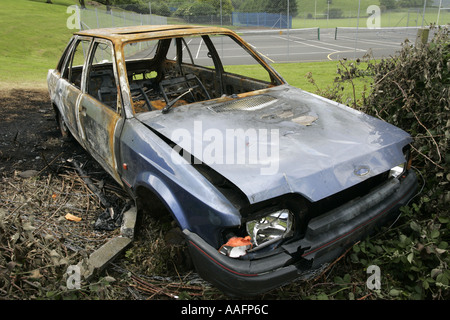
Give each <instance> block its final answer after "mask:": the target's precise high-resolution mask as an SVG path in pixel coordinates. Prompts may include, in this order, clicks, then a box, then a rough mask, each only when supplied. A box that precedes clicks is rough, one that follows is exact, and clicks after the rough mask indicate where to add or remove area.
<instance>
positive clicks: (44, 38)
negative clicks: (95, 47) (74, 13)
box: [0, 0, 78, 87]
mask: <svg viewBox="0 0 450 320" xmlns="http://www.w3.org/2000/svg"><path fill="white" fill-rule="evenodd" d="M1 2H2V5H1V8H2V9H1V11H0V49H1V54H0V86H2V87H4V86H7V87H13V86H27V85H30V84H32V85H33V86H45V84H46V76H47V70H48V69H50V68H54V67H55V66H56V63H57V62H58V59H59V56H60V55H61V53H62V51H63V50H64V48H65V46H66V45H67V42H68V40H69V38H70V36H71V34H72V33H73V30H69V29H68V28H67V26H66V21H67V18H68V17H69V16H70V14H69V13H67V12H66V10H67V7H68V6H70V5H73V4H76V3H78V1H75V0H53V4H47V3H45V0H39V1H37V0H36V1H30V0H1Z"/></svg>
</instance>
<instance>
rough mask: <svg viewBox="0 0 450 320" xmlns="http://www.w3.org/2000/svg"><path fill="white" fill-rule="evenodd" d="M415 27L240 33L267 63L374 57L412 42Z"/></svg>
mask: <svg viewBox="0 0 450 320" xmlns="http://www.w3.org/2000/svg"><path fill="white" fill-rule="evenodd" d="M418 29H419V28H416V27H414V28H389V29H386V28H383V29H367V28H333V29H319V28H311V29H291V30H282V31H260V32H256V31H245V32H241V33H240V34H241V36H242V37H243V38H244V39H245V40H246V41H247V42H248V43H250V44H251V45H252V46H253V47H254V48H255V49H256V50H257V51H258V52H259V53H261V54H262V55H263V56H264V57H265V58H266V59H268V60H269V61H270V62H271V63H283V62H313V61H327V60H339V59H342V58H348V59H355V58H362V57H363V56H364V55H365V54H367V53H371V54H372V56H373V57H374V58H377V59H378V58H382V57H389V56H392V55H394V54H395V53H396V52H397V51H398V50H399V49H400V48H401V44H402V42H404V41H405V39H409V40H410V41H411V42H412V43H414V42H415V40H416V37H417V33H418ZM431 33H432V32H430V38H431V36H432V35H431ZM237 60H238V59H237ZM237 62H238V61H237Z"/></svg>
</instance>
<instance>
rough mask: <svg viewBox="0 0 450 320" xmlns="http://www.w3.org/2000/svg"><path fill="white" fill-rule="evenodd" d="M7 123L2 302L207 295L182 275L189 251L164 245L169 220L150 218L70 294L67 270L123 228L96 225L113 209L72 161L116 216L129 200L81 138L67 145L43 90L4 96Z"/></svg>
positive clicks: (2, 151) (0, 147)
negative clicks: (103, 266)
mask: <svg viewBox="0 0 450 320" xmlns="http://www.w3.org/2000/svg"><path fill="white" fill-rule="evenodd" d="M0 117H1V119H2V120H1V126H0V299H35V298H39V299H42V298H44V299H46V298H48V299H60V298H72V299H98V298H102V299H144V298H149V297H151V298H153V299H159V298H164V299H167V298H176V297H178V296H179V294H180V293H179V292H180V291H183V295H185V297H197V296H202V295H203V291H204V290H205V288H207V287H208V286H207V285H206V286H205V283H204V282H202V281H201V280H200V279H199V278H198V276H196V275H195V273H193V270H192V269H189V268H187V269H182V267H181V266H182V265H183V264H184V262H185V261H186V259H187V257H186V255H185V251H184V248H183V247H182V246H176V245H175V246H174V245H168V244H167V242H166V241H165V239H164V236H165V235H166V234H167V231H169V230H172V229H173V225H172V224H171V222H170V221H158V222H156V221H153V220H151V219H150V220H148V221H147V220H145V221H143V222H144V223H145V225H144V227H143V228H141V231H140V232H139V234H138V237H136V239H135V241H134V242H133V244H132V245H131V246H130V247H129V249H128V250H127V252H126V253H125V254H124V255H123V256H121V257H119V258H118V259H117V260H116V261H115V262H114V263H113V264H112V265H110V266H109V267H108V268H107V269H106V270H105V271H104V272H103V273H102V274H100V275H98V277H97V278H96V279H95V280H94V282H93V283H88V284H85V286H84V287H82V288H81V289H76V290H71V288H70V287H68V286H67V279H68V276H69V275H68V273H67V270H68V267H69V266H72V265H76V264H77V263H78V262H79V261H80V260H81V259H83V258H85V257H87V256H88V255H89V254H90V253H92V252H93V251H94V250H96V249H97V248H99V247H100V246H101V245H103V244H104V243H106V242H107V241H108V240H109V239H111V238H112V237H115V236H117V234H118V233H119V228H117V229H116V230H98V229H97V228H96V227H95V222H96V220H97V219H98V217H99V216H100V215H102V214H103V213H104V212H105V209H106V208H104V206H103V205H102V203H101V201H100V200H99V198H98V197H97V196H96V195H95V194H94V193H93V192H92V191H91V190H90V189H89V188H88V186H87V184H86V182H85V181H84V179H83V177H82V176H81V175H80V173H79V172H77V170H76V169H75V167H74V166H73V161H76V162H77V163H78V164H80V165H82V168H83V170H84V172H85V173H86V175H87V176H88V177H89V178H90V179H91V181H92V182H93V183H94V184H95V185H96V186H97V188H98V189H99V190H100V191H101V192H102V194H103V195H104V196H105V197H106V198H107V199H108V202H109V203H111V204H113V205H114V207H115V208H116V210H120V208H125V207H126V206H127V205H129V204H130V202H131V198H130V197H129V196H128V195H127V194H126V193H125V192H124V190H123V189H122V188H121V187H120V186H119V185H117V184H116V183H115V181H114V180H113V179H112V178H111V177H110V176H109V175H108V174H107V173H106V172H105V171H104V170H103V169H102V168H101V167H100V165H99V164H98V163H97V162H96V161H95V160H94V159H92V158H91V157H90V156H89V155H88V154H87V153H86V152H85V151H84V149H83V148H82V147H81V146H80V145H79V144H78V143H77V142H76V141H75V140H74V141H63V140H62V139H61V138H60V132H59V129H58V127H57V124H56V121H55V117H54V111H53V108H52V106H51V103H50V99H49V96H48V93H47V91H46V90H45V89H34V90H31V89H3V90H0ZM68 215H70V216H68ZM68 217H75V218H76V219H68ZM145 226H147V227H146V228H145ZM113 276H114V277H113ZM187 281H189V284H187ZM195 281H198V283H201V284H202V285H201V286H199V285H194V283H195Z"/></svg>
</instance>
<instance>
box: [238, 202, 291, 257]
mask: <svg viewBox="0 0 450 320" xmlns="http://www.w3.org/2000/svg"><path fill="white" fill-rule="evenodd" d="M293 225H294V215H293V214H292V213H291V212H290V211H289V210H288V209H282V210H278V211H275V212H273V213H270V214H268V215H267V216H264V217H262V218H259V219H256V220H251V221H248V222H247V223H246V229H247V233H248V235H249V236H250V237H251V239H252V243H253V247H254V249H259V248H263V247H266V246H268V245H270V244H272V243H275V242H277V241H279V240H281V239H284V238H286V237H288V236H290V235H292V231H293Z"/></svg>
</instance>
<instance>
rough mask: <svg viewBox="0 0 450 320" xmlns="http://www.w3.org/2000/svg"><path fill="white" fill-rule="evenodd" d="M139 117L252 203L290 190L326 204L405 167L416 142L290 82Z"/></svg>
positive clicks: (176, 155)
mask: <svg viewBox="0 0 450 320" xmlns="http://www.w3.org/2000/svg"><path fill="white" fill-rule="evenodd" d="M137 119H138V120H140V121H141V122H143V123H144V124H145V125H147V126H148V127H150V128H152V129H153V130H155V131H158V132H159V133H160V134H162V135H164V136H165V137H167V138H168V139H170V140H171V141H173V142H174V143H176V145H177V147H176V148H175V149H176V151H177V152H178V151H180V150H181V149H182V150H184V152H185V153H184V155H189V156H190V155H193V156H194V157H195V158H196V159H198V160H200V161H202V162H203V163H205V164H206V165H208V166H210V167H211V168H212V169H214V170H215V171H217V172H218V173H220V174H221V175H222V176H224V177H226V178H227V179H228V180H230V181H231V182H233V183H234V184H235V185H236V186H237V187H238V188H240V189H241V190H242V192H243V193H245V195H246V196H247V197H248V199H249V201H250V203H255V202H259V201H263V200H266V199H269V198H273V197H277V196H280V195H283V194H286V193H300V194H302V195H303V196H305V197H306V198H307V199H309V200H310V201H318V200H321V199H323V198H325V197H327V196H330V195H332V194H335V193H337V192H339V191H342V190H344V189H347V188H349V187H351V186H353V185H356V184H357V183H359V182H361V181H363V180H365V179H368V178H370V177H373V176H375V175H378V174H380V173H383V172H386V171H388V170H390V169H391V168H392V167H394V166H396V165H399V164H401V163H403V162H405V157H404V155H403V152H402V148H403V147H404V146H405V145H407V144H408V143H410V142H411V138H410V136H409V135H408V134H407V133H406V132H404V131H403V130H401V129H399V128H397V127H395V126H393V125H390V124H388V123H386V122H384V121H381V120H379V119H376V118H373V117H370V116H368V115H366V114H363V113H361V112H358V111H356V110H354V109H351V108H349V107H346V106H343V105H340V104H338V103H336V102H332V101H330V100H327V99H324V98H322V97H319V96H316V95H314V94H311V93H308V92H305V91H301V90H298V89H296V88H293V87H290V86H289V85H283V86H279V87H274V88H271V89H266V90H262V91H259V92H253V93H251V94H246V95H245V96H240V97H224V98H220V99H215V100H210V101H206V102H202V103H195V104H190V105H185V106H181V107H177V108H174V109H173V110H171V111H170V112H169V113H168V114H162V113H161V112H160V111H153V112H147V113H142V114H138V115H137ZM174 157H179V156H178V153H176V152H174ZM185 159H189V160H190V157H189V158H188V157H187V156H186V157H185ZM179 163H180V165H186V164H187V161H184V160H183V161H179Z"/></svg>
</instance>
